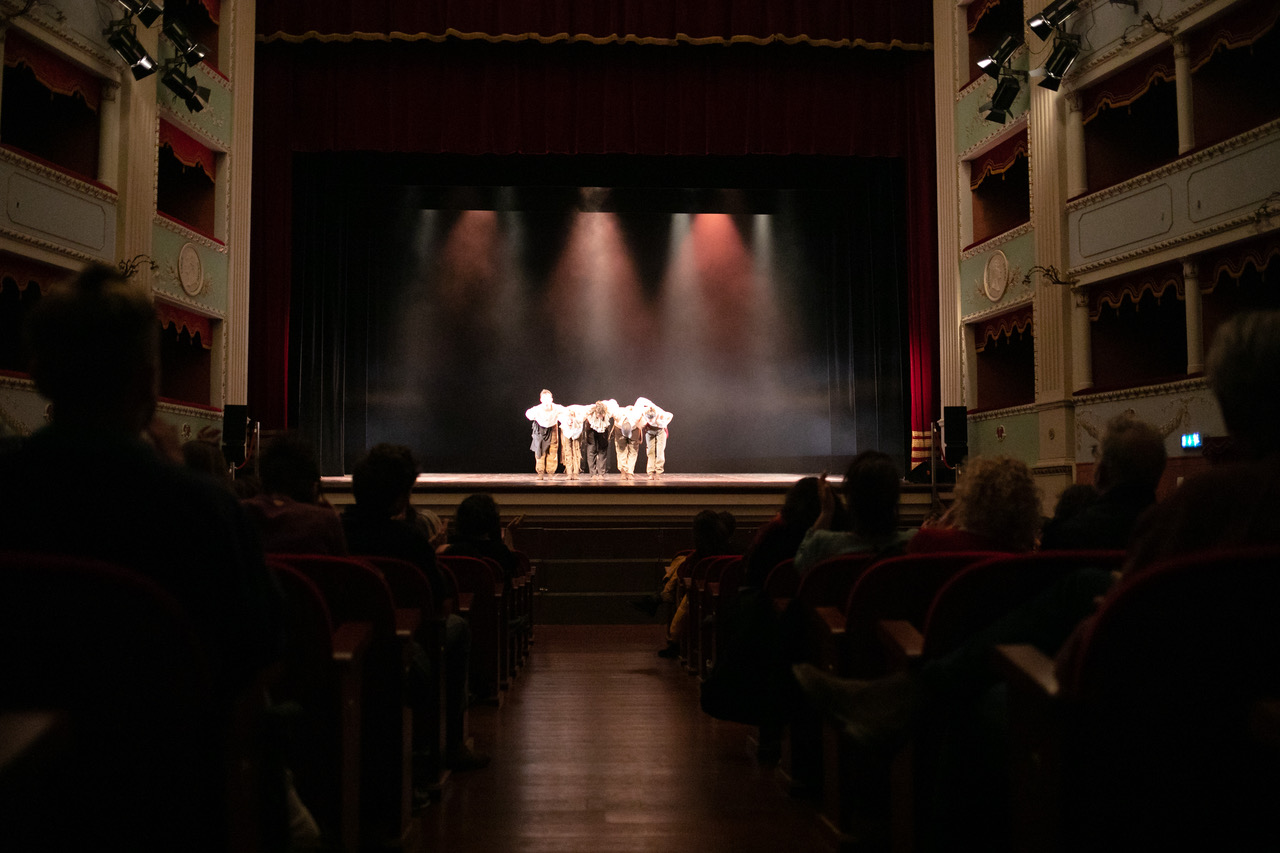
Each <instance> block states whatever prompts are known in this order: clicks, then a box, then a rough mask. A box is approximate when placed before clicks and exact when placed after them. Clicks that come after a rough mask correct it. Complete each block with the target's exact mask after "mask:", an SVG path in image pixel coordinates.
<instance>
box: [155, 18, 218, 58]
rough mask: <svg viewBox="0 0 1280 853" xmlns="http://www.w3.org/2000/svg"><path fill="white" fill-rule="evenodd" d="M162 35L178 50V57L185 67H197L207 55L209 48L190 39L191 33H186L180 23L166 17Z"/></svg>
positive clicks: (185, 29)
mask: <svg viewBox="0 0 1280 853" xmlns="http://www.w3.org/2000/svg"><path fill="white" fill-rule="evenodd" d="M164 34H165V35H166V36H168V37H169V41H171V42H173V46H174V47H175V48H177V49H178V56H181V57H182V60H183V61H184V62H185V63H187V65H199V64H200V63H201V62H202V61H203V60H204V58H205V56H207V55H208V53H209V48H207V47H205V46H204V45H202V44H199V43H198V42H196V40H195V39H193V38H191V33H189V32H187V28H186V27H184V26H183V25H182V24H181V22H179V21H175V20H172V19H170V18H169V17H167V16H166V17H165V19H164Z"/></svg>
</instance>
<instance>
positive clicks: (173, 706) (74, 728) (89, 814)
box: [0, 553, 230, 851]
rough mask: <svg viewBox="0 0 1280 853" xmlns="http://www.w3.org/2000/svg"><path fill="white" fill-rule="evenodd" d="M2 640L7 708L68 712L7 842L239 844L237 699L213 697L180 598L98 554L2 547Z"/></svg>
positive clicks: (9, 799) (32, 845) (0, 801)
mask: <svg viewBox="0 0 1280 853" xmlns="http://www.w3.org/2000/svg"><path fill="white" fill-rule="evenodd" d="M174 558H175V561H176V560H180V558H181V555H174ZM0 649H3V651H2V652H0V685H3V687H0V709H3V710H50V711H54V712H57V713H58V714H59V715H61V716H63V717H64V718H65V720H66V726H65V732H66V741H65V742H64V744H63V748H62V749H61V750H57V751H56V754H55V755H54V756H52V757H51V759H50V763H49V764H48V766H46V767H44V768H43V769H42V770H41V772H40V773H39V776H38V780H39V782H38V784H36V785H33V786H23V787H22V788H21V789H19V790H14V789H8V788H7V789H6V790H5V792H4V796H3V797H0V838H3V839H4V844H5V846H6V847H7V848H9V849H13V850H37V851H41V850H74V849H91V848H93V847H97V846H99V845H100V844H101V841H102V839H104V838H108V839H111V840H112V841H113V842H114V843H116V844H117V845H120V846H122V847H124V848H127V849H130V850H140V851H160V850H164V849H166V848H168V849H172V845H173V840H174V839H175V838H181V839H183V844H184V846H186V847H188V849H194V850H202V851H213V850H226V849H227V846H228V835H227V833H228V821H227V814H226V806H227V798H226V786H227V782H228V777H227V769H226V763H225V761H224V756H225V753H224V752H223V751H222V744H223V742H224V740H225V738H226V736H227V734H228V730H229V708H228V705H229V701H228V700H229V698H230V697H225V696H217V695H215V693H214V691H213V687H212V683H211V680H210V677H209V673H208V669H207V666H206V662H205V656H204V653H203V649H202V648H201V646H200V643H199V640H198V639H197V637H196V635H195V633H194V631H193V629H192V626H191V623H190V619H189V617H188V616H187V614H186V613H185V611H184V610H183V609H182V608H181V607H180V605H179V604H178V603H177V601H176V600H175V599H174V598H173V597H172V596H171V595H169V594H168V593H167V592H165V591H164V590H163V589H161V588H160V587H159V586H157V585H156V584H155V583H153V582H151V581H149V580H148V579H146V578H145V577H143V576H141V575H139V574H137V573H135V572H132V571H129V570H128V569H124V568H121V567H118V566H113V565H108V564H106V563H101V562H98V561H95V560H91V559H86V558H77V557H66V556H56V555H43V554H20V553H2V554H0ZM196 826H198V827H200V828H201V831H200V832H199V833H195V832H192V831H191V828H192V827H196Z"/></svg>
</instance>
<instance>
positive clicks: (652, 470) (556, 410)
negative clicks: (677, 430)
mask: <svg viewBox="0 0 1280 853" xmlns="http://www.w3.org/2000/svg"><path fill="white" fill-rule="evenodd" d="M524 415H525V417H526V418H528V419H529V420H530V421H532V422H533V442H532V444H531V445H530V448H529V449H530V450H532V451H533V460H534V466H533V467H534V470H535V471H536V472H537V473H538V479H539V480H542V479H545V478H547V477H552V476H555V473H556V467H557V465H558V464H559V462H560V461H561V460H563V462H564V471H565V477H566V478H567V479H570V480H576V479H577V478H578V476H579V475H580V474H581V473H582V453H583V450H584V449H585V450H586V455H587V470H588V471H589V472H590V473H591V477H592V478H593V479H596V478H600V477H604V476H605V475H606V474H608V473H609V443H610V442H611V441H612V443H613V446H614V450H615V451H616V452H617V456H618V473H619V475H620V476H621V478H622V479H623V480H634V479H635V476H636V474H635V472H636V457H637V456H638V455H639V450H640V442H642V441H643V442H644V444H645V454H646V462H645V469H646V471H647V472H648V474H649V479H650V480H654V479H657V478H658V477H661V476H662V473H663V470H664V467H665V465H666V456H667V425H668V424H669V423H671V418H672V417H673V416H672V414H671V413H670V412H668V411H666V410H665V409H663V408H662V407H660V406H658V405H657V404H656V403H654V402H653V401H652V400H650V399H648V398H647V397H640V398H639V399H637V400H636V401H635V403H634V404H632V405H630V406H619V405H618V401H617V400H599V401H597V402H596V403H594V404H592V405H590V406H561V405H560V404H558V403H556V402H555V400H554V399H553V398H552V396H551V392H550V391H548V390H546V389H545V388H544V389H543V391H542V394H541V402H540V403H538V405H536V406H534V407H533V408H531V409H529V410H528V411H527V412H525V413H524Z"/></svg>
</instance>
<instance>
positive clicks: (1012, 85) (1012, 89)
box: [978, 74, 1022, 124]
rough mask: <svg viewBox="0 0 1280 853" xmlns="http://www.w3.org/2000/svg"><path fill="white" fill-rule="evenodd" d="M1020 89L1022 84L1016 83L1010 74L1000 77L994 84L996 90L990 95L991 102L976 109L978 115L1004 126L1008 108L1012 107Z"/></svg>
mask: <svg viewBox="0 0 1280 853" xmlns="http://www.w3.org/2000/svg"><path fill="white" fill-rule="evenodd" d="M1021 88H1022V84H1021V83H1019V82H1018V78H1017V77H1016V76H1014V75H1012V74H1003V75H1001V76H1000V80H999V82H997V83H996V90H995V92H994V93H993V94H992V95H991V100H989V101H987V102H986V103H985V104H983V105H982V106H980V107H978V115H979V116H980V117H982V118H984V119H986V120H987V121H994V122H995V123H996V124H1004V123H1005V121H1006V120H1007V119H1008V118H1009V108H1010V107H1012V106H1013V101H1014V99H1015V98H1017V97H1018V91H1019V90H1020V89H1021Z"/></svg>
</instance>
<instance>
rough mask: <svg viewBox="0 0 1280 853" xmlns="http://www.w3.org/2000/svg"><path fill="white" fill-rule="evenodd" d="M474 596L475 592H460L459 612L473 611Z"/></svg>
mask: <svg viewBox="0 0 1280 853" xmlns="http://www.w3.org/2000/svg"><path fill="white" fill-rule="evenodd" d="M473 598H475V593H473V592H460V593H458V612H459V613H469V612H471V600H472V599H473Z"/></svg>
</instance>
